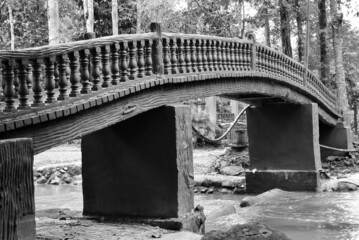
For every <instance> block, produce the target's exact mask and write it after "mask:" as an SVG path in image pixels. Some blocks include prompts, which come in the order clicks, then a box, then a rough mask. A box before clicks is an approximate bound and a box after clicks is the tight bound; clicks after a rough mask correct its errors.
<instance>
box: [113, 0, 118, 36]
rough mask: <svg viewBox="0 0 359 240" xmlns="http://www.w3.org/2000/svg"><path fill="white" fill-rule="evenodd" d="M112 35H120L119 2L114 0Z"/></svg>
mask: <svg viewBox="0 0 359 240" xmlns="http://www.w3.org/2000/svg"><path fill="white" fill-rule="evenodd" d="M112 35H118V2H117V0H112Z"/></svg>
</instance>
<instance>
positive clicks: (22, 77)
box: [17, 59, 30, 110]
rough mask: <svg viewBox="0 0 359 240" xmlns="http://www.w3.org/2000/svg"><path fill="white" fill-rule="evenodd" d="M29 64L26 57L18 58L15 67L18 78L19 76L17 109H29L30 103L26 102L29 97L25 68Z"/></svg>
mask: <svg viewBox="0 0 359 240" xmlns="http://www.w3.org/2000/svg"><path fill="white" fill-rule="evenodd" d="M28 64H29V61H28V60H27V59H24V60H19V61H18V62H17V69H18V78H19V88H18V96H19V106H18V108H17V109H22V110H26V109H30V105H29V103H28V98H29V89H28V88H27V82H26V76H27V72H26V68H27V66H28Z"/></svg>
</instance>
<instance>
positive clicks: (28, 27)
mask: <svg viewBox="0 0 359 240" xmlns="http://www.w3.org/2000/svg"><path fill="white" fill-rule="evenodd" d="M60 3H61V4H59V13H60V42H70V41H74V40H77V39H78V38H79V37H80V35H81V34H83V32H84V19H83V13H82V11H81V9H80V8H79V7H78V5H77V4H76V2H74V1H72V0H61V2H60ZM7 4H11V6H12V9H13V16H14V27H15V48H27V47H35V46H42V45H47V44H48V25H47V0H11V1H9V0H8V1H5V0H0V6H2V7H1V8H0V32H1V34H0V49H10V30H9V29H10V27H9V17H8V7H7Z"/></svg>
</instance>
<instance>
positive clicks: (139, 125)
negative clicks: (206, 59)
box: [81, 105, 194, 218]
mask: <svg viewBox="0 0 359 240" xmlns="http://www.w3.org/2000/svg"><path fill="white" fill-rule="evenodd" d="M191 133H192V132H191V121H190V109H189V108H188V107H187V106H183V105H181V106H178V107H177V106H176V107H172V106H167V107H161V108H158V109H154V110H151V111H149V112H146V113H143V114H140V115H138V116H136V117H133V118H131V119H129V120H126V121H124V122H121V123H119V124H116V125H114V126H112V127H108V128H106V129H103V130H100V131H98V132H95V133H93V134H90V135H87V136H85V137H83V140H82V143H81V144H82V173H83V195H84V214H85V215H100V216H102V215H104V216H114V217H115V216H121V217H123V216H128V217H154V218H171V217H174V218H176V217H179V216H181V215H183V214H185V213H187V212H189V211H191V209H193V207H194V206H193V163H192V141H191ZM94 176H96V177H94Z"/></svg>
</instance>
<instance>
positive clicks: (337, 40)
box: [330, 0, 349, 125]
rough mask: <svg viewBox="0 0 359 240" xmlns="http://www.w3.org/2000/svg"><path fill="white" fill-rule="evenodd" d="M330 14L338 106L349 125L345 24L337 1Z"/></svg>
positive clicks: (332, 0) (331, 0) (333, 4)
mask: <svg viewBox="0 0 359 240" xmlns="http://www.w3.org/2000/svg"><path fill="white" fill-rule="evenodd" d="M330 14H331V17H332V23H331V25H332V32H333V49H334V60H335V78H336V85H337V102H338V103H337V104H338V110H339V111H340V112H342V113H343V118H344V122H345V124H346V125H348V124H349V104H348V95H347V89H346V82H345V72H344V65H343V50H342V45H343V38H342V36H341V34H342V33H341V28H342V24H343V14H342V13H340V12H339V10H338V4H337V0H330Z"/></svg>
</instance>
